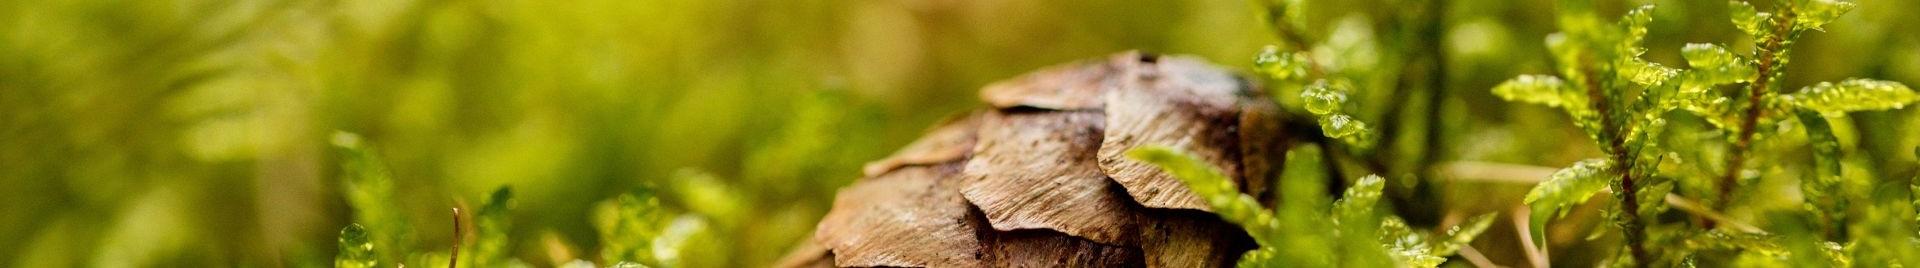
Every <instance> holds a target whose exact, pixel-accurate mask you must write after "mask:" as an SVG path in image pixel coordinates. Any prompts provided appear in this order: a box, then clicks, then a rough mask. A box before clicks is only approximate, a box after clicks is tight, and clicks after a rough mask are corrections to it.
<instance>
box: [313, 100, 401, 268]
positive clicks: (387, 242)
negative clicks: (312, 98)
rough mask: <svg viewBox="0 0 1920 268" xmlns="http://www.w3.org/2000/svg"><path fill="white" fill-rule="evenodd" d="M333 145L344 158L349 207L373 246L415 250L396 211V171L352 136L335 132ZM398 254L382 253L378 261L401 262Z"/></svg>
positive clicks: (392, 252)
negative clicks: (394, 173)
mask: <svg viewBox="0 0 1920 268" xmlns="http://www.w3.org/2000/svg"><path fill="white" fill-rule="evenodd" d="M332 143H333V146H334V147H335V148H338V149H339V150H340V153H341V155H342V157H341V158H342V159H341V161H340V168H341V170H342V172H341V177H344V178H341V189H342V191H343V192H345V193H344V194H345V195H346V197H347V204H348V205H349V206H351V207H352V208H353V218H354V220H353V221H354V222H356V223H361V224H365V225H366V229H368V230H369V232H368V233H370V234H371V235H370V237H371V240H372V241H373V244H374V245H376V246H378V247H379V248H385V249H395V250H405V249H411V248H414V247H413V243H414V241H413V236H412V232H411V230H412V229H411V226H410V225H409V224H408V223H407V217H406V215H404V214H402V212H401V211H400V210H399V209H397V208H395V207H393V204H399V203H400V202H399V201H396V200H395V199H394V186H393V171H391V170H389V169H388V168H387V164H386V162H385V161H383V160H381V157H380V154H379V153H377V152H375V151H374V150H373V149H372V146H371V145H370V144H369V143H368V142H366V141H365V140H364V139H363V138H361V137H360V135H357V134H353V133H347V132H335V133H334V134H333V140H332ZM395 250H388V251H380V252H379V253H378V255H379V259H380V260H382V261H385V262H399V261H400V260H401V259H402V258H403V257H404V256H402V255H401V252H400V251H395Z"/></svg>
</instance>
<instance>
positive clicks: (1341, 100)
mask: <svg viewBox="0 0 1920 268" xmlns="http://www.w3.org/2000/svg"><path fill="white" fill-rule="evenodd" d="M1345 92H1346V90H1345V87H1342V86H1339V85H1335V84H1334V83H1329V82H1327V80H1318V81H1314V82H1313V84H1312V85H1307V87H1306V88H1305V89H1302V90H1301V91H1300V99H1301V100H1303V101H1306V106H1307V112H1310V113H1313V114H1314V115H1321V116H1325V115H1330V114H1337V113H1340V110H1341V109H1340V106H1341V105H1344V104H1346V102H1347V94H1346V93H1345Z"/></svg>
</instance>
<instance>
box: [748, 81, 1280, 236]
mask: <svg viewBox="0 0 1920 268" xmlns="http://www.w3.org/2000/svg"><path fill="white" fill-rule="evenodd" d="M980 95H981V98H983V99H984V100H986V102H987V103H988V104H990V105H992V106H993V107H992V109H987V110H984V111H979V112H974V113H972V114H969V115H966V116H963V117H960V118H957V119H953V120H949V121H948V122H945V123H943V124H941V125H940V126H938V127H935V128H934V129H933V130H932V131H931V132H930V133H928V134H927V135H926V136H925V137H923V138H921V139H920V140H919V141H916V142H914V143H913V144H911V145H908V146H907V147H906V148H904V149H902V150H901V151H899V152H898V153H895V154H894V155H892V156H890V157H887V158H886V159H882V160H880V161H876V162H873V163H870V164H868V165H867V167H866V168H865V173H866V178H864V179H861V180H860V181H858V182H856V183H855V184H854V185H853V186H849V187H847V188H845V189H842V190H840V193H839V195H838V197H837V198H836V199H835V201H834V206H833V210H832V211H831V212H829V213H828V214H827V216H826V218H825V219H822V220H821V221H820V225H819V227H818V229H817V231H816V233H815V234H814V237H813V240H812V241H810V242H811V244H806V245H803V246H801V249H800V250H798V251H796V252H794V253H793V254H792V255H790V256H789V257H788V258H787V259H786V261H784V262H783V263H782V266H786V267H813V266H821V267H824V266H848V267H856V266H857V267H865V266H900V267H980V266H993V267H1008V266H1018V267H1032V266H1049V267H1051V266H1098V267H1114V266H1124V267H1137V266H1151V267H1220V266H1227V265H1230V264H1232V263H1233V261H1234V260H1235V259H1237V258H1238V257H1239V255H1240V254H1241V253H1242V252H1245V251H1246V250H1248V249H1251V248H1252V246H1253V244H1252V242H1251V239H1249V238H1248V237H1247V235H1246V233H1245V232H1244V231H1241V229H1239V228H1238V227H1235V226H1233V225H1231V224H1228V223H1226V222H1224V221H1222V220H1221V219H1220V218H1219V217H1216V216H1214V215H1213V214H1211V213H1208V210H1209V208H1208V207H1207V205H1206V203H1205V201H1204V200H1202V199H1201V198H1200V197H1198V196H1195V195H1194V194H1193V193H1192V192H1190V191H1189V190H1188V189H1187V187H1186V185H1185V184H1182V183H1181V182H1180V181H1179V180H1178V179H1176V178H1173V177H1171V176H1170V175H1168V174H1167V173H1165V172H1162V171H1160V170H1159V169H1158V168H1155V167H1153V166H1151V165H1148V164H1145V163H1141V162H1138V161H1134V160H1131V159H1127V158H1126V157H1125V156H1124V152H1126V151H1127V150H1129V149H1132V148H1134V147H1136V146H1141V145H1148V144H1159V145H1166V146H1173V147H1176V148H1181V149H1184V150H1186V151H1190V152H1193V153H1194V154H1195V155H1197V156H1199V157H1201V158H1202V159H1204V160H1206V161H1207V162H1210V163H1212V164H1214V165H1215V166H1218V167H1221V168H1222V169H1223V170H1224V171H1226V173H1227V174H1234V175H1235V176H1234V177H1235V180H1236V181H1237V182H1238V184H1237V185H1241V186H1242V189H1241V190H1242V191H1243V192H1246V193H1249V194H1253V195H1256V196H1259V195H1260V194H1262V193H1265V192H1266V191H1267V189H1266V185H1265V184H1264V182H1265V181H1266V180H1265V179H1264V178H1270V176H1269V175H1270V174H1272V172H1274V167H1275V166H1276V165H1275V163H1276V161H1277V160H1279V157H1278V156H1277V153H1279V152H1281V151H1282V150H1280V149H1279V148H1277V147H1278V146H1279V142H1278V140H1279V139H1278V138H1277V137H1276V135H1278V132H1279V130H1278V128H1279V126H1280V124H1279V122H1278V117H1277V109H1276V108H1275V107H1274V105H1273V103H1272V102H1271V101H1269V100H1268V99H1267V98H1265V96H1263V95H1262V93H1261V91H1260V90H1258V89H1256V88H1254V87H1253V86H1252V85H1250V84H1249V83H1247V82H1246V81H1245V80H1243V79H1241V78H1239V77H1237V76H1235V75H1233V74H1232V73H1230V72H1228V71H1225V70H1222V69H1220V68H1217V67H1214V66H1210V65H1208V64H1206V63H1203V62H1201V61H1200V60H1198V59H1193V58H1186V57H1161V56H1155V55H1151V54H1141V53H1132V52H1129V53H1122V54H1119V55H1115V56H1113V57H1111V58H1109V59H1107V60H1102V61H1085V62H1079V63H1073V64H1067V65H1063V66H1057V67H1051V68H1047V69H1044V70H1041V71H1038V72H1034V73H1031V74H1028V75H1026V76H1023V77H1020V78H1017V79H1014V80H1010V81H1005V82H1000V83H996V84H993V85H989V86H987V87H986V88H985V89H983V90H981V92H980Z"/></svg>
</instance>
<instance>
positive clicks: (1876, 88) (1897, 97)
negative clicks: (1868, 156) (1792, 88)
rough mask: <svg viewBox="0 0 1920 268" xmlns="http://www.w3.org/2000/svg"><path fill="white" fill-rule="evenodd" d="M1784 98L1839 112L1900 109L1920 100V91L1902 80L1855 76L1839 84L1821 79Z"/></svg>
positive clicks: (1804, 106)
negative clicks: (1918, 92) (1917, 91)
mask: <svg viewBox="0 0 1920 268" xmlns="http://www.w3.org/2000/svg"><path fill="white" fill-rule="evenodd" d="M1780 98H1781V100H1782V101H1784V102H1786V103H1788V104H1791V105H1793V106H1794V107H1800V108H1806V109H1812V110H1814V111H1818V112H1821V113H1826V114H1839V113H1846V112H1854V111H1872V110H1887V109H1899V108H1901V107H1904V106H1906V105H1907V103H1912V102H1914V101H1915V100H1920V95H1916V94H1914V92H1913V89H1911V88H1907V85H1903V84H1900V83H1899V82H1893V81H1884V80H1872V79H1859V78H1855V79H1847V80H1845V81H1840V83H1839V84H1834V83H1829V82H1820V84H1817V85H1813V86H1810V87H1807V88H1804V89H1801V90H1800V92H1796V93H1793V94H1787V95H1782V96H1780Z"/></svg>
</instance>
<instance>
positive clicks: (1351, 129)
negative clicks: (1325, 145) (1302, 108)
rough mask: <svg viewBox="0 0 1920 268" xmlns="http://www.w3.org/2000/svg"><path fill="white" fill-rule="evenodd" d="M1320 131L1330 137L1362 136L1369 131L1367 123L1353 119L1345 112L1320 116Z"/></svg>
mask: <svg viewBox="0 0 1920 268" xmlns="http://www.w3.org/2000/svg"><path fill="white" fill-rule="evenodd" d="M1320 131H1321V132H1324V133H1326V134H1327V137H1328V138H1335V139H1348V138H1352V137H1362V136H1363V135H1366V133H1368V128H1367V123H1366V122H1361V121H1360V120H1357V119H1353V117H1352V116H1348V115H1345V114H1334V115H1329V116H1325V117H1321V118H1320Z"/></svg>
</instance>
